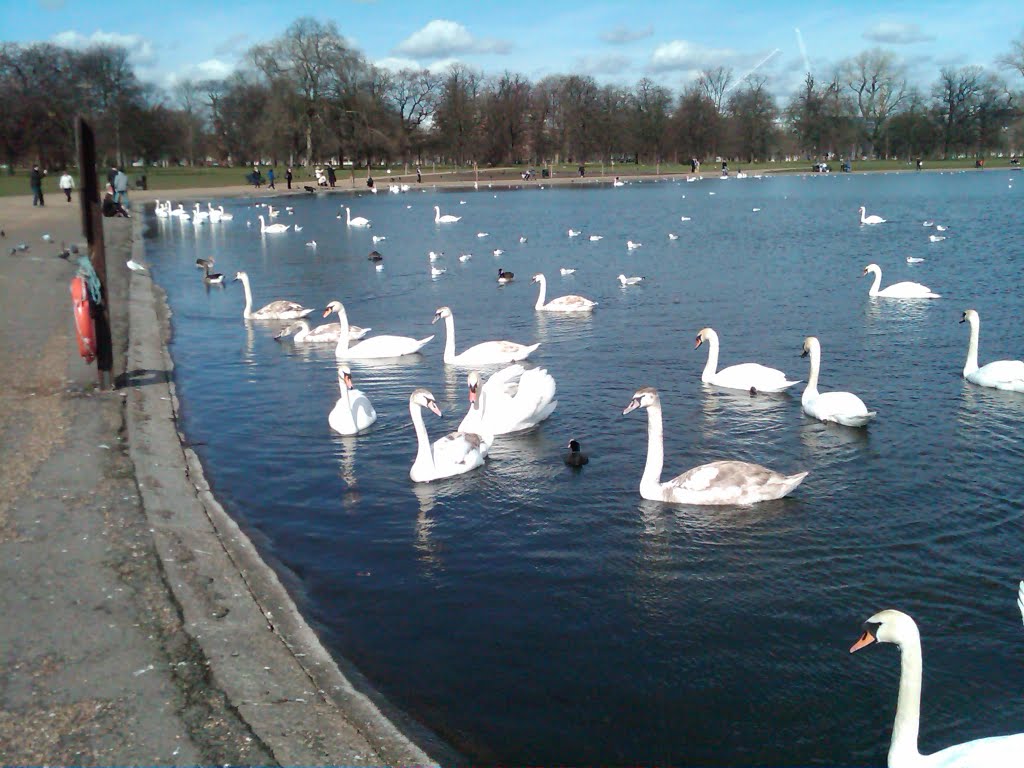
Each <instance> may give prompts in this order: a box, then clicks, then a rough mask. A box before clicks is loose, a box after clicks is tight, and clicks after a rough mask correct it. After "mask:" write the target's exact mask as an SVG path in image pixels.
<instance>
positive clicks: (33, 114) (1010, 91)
mask: <svg viewBox="0 0 1024 768" xmlns="http://www.w3.org/2000/svg"><path fill="white" fill-rule="evenodd" d="M995 64H996V66H995V67H994V68H992V69H986V68H983V67H980V66H973V65H972V66H962V67H952V66H949V67H943V68H942V69H941V70H940V71H939V74H938V77H937V78H936V80H935V81H934V82H933V83H932V84H931V86H930V87H929V88H927V89H922V88H920V87H918V86H916V85H914V84H912V83H910V82H909V81H908V78H907V73H906V69H905V68H904V67H903V66H902V65H901V64H900V62H899V60H898V58H897V57H896V56H895V54H894V53H892V52H891V51H888V50H885V49H882V48H873V49H870V50H867V51H864V52H862V53H860V54H858V55H857V56H854V57H852V58H850V59H847V60H844V61H841V62H839V63H837V64H835V65H834V66H833V67H832V68H831V70H829V71H828V75H827V76H825V77H816V76H814V75H812V74H811V73H808V74H807V75H806V78H805V80H804V82H803V83H802V85H801V86H800V87H799V88H798V89H797V90H796V92H794V93H792V94H790V95H789V96H788V97H786V98H783V99H779V98H778V97H776V95H774V94H773V92H772V90H771V89H770V88H769V82H768V80H767V79H766V78H764V77H761V76H757V75H751V76H748V77H745V78H742V79H738V78H737V77H736V74H735V73H734V71H733V70H732V69H730V68H729V67H725V66H719V67H715V68H709V69H706V70H704V71H703V72H701V74H700V76H699V77H698V78H696V80H694V81H693V82H692V83H690V84H689V85H687V86H686V87H685V88H683V90H682V92H681V93H678V94H676V93H673V92H672V91H671V90H670V89H669V88H667V87H665V86H663V85H659V84H658V83H656V82H654V81H653V80H651V79H649V78H646V77H645V78H643V79H641V80H640V81H639V82H637V83H636V84H635V85H633V86H631V87H623V86H620V85H600V84H598V83H597V82H596V81H595V80H594V78H592V77H589V76H585V75H576V74H569V75H550V76H547V77H544V78H543V79H541V80H539V81H538V82H530V80H528V79H527V78H526V77H524V76H523V75H520V74H515V73H511V72H507V71H506V72H503V73H501V74H498V75H486V74H484V73H483V72H482V71H480V70H477V69H475V68H473V67H470V66H467V65H465V64H461V63H460V64H453V65H451V66H450V67H449V68H448V69H447V70H446V71H444V72H440V73H436V72H431V71H429V70H426V69H424V70H412V69H403V70H401V71H390V70H387V69H383V68H380V67H376V66H374V65H373V64H372V63H370V62H369V61H367V59H366V57H365V56H364V55H363V54H362V53H361V52H360V51H358V50H356V49H355V48H353V47H352V46H351V45H350V44H349V43H348V42H347V41H346V40H345V38H344V37H343V36H342V35H341V34H340V33H339V31H338V29H337V27H336V26H335V24H334V23H333V22H321V21H318V20H316V19H313V18H301V19H298V20H296V21H295V22H293V23H292V25H291V26H290V27H289V28H288V29H287V30H286V31H285V32H284V33H283V34H282V35H281V36H280V37H278V38H276V39H274V40H271V41H270V42H267V43H264V44H260V45H256V46H254V47H253V48H251V49H250V50H249V51H248V54H247V56H246V61H245V64H244V65H243V66H241V67H240V68H238V69H237V70H236V71H235V72H233V73H232V74H231V75H230V76H228V77H226V78H222V79H209V80H201V81H195V80H187V81H183V82H180V83H178V84H177V85H175V86H174V87H173V88H172V89H170V90H169V91H167V90H163V89H160V88H158V87H156V86H154V85H151V84H146V83H143V82H141V81H140V80H139V79H138V77H137V76H136V74H135V72H134V70H133V68H132V66H131V63H130V61H129V55H128V52H127V51H126V50H125V49H124V48H121V47H118V46H110V45H99V46H94V47H92V48H89V49H86V50H74V49H68V48H63V47H60V46H57V45H53V44H50V43H37V44H32V45H17V44H12V43H5V44H2V45H0V107H2V108H0V141H2V144H3V146H2V148H0V151H2V153H3V161H4V162H5V163H6V164H7V166H8V168H9V170H10V171H11V172H13V169H14V167H15V166H16V165H19V164H32V163H37V162H38V163H41V164H43V165H44V166H47V167H64V166H71V165H74V162H75V158H76V156H77V155H76V147H75V134H74V119H75V116H76V115H77V114H79V113H81V114H83V115H85V116H86V117H87V118H88V119H90V120H91V121H92V123H93V125H94V127H95V128H96V132H97V137H98V150H99V151H100V152H101V155H102V160H103V162H105V163H107V162H109V163H112V164H116V165H119V166H125V165H127V164H128V163H129V162H131V161H134V160H142V161H144V162H145V163H147V164H192V165H197V164H207V163H210V162H215V163H219V164H224V165H249V164H251V163H253V162H271V163H275V164H288V165H299V164H305V165H309V164H313V163H323V162H331V161H333V162H338V161H340V160H344V161H351V162H352V163H353V165H354V166H364V165H365V166H368V165H370V164H375V165H377V164H382V163H389V164H390V163H406V164H410V163H429V162H441V163H452V164H455V165H459V166H471V165H473V164H474V163H476V164H479V165H481V166H495V165H507V164H518V163H522V164H532V165H543V164H545V163H548V162H554V163H559V162H572V163H586V162H608V161H612V160H617V161H633V162H637V163H646V164H652V165H653V164H657V163H662V162H665V163H678V162H684V163H685V162H689V160H690V158H697V159H700V160H702V161H703V160H706V159H708V158H715V157H722V158H727V159H731V160H735V161H740V162H754V161H767V160H777V159H783V158H801V157H802V158H807V159H818V158H829V157H839V156H844V157H850V158H860V157H870V158H901V159H911V158H919V157H920V158H949V157H953V156H964V155H968V156H979V157H981V156H985V155H987V154H992V153H1007V152H1017V151H1019V150H1020V148H1021V147H1022V145H1024V118H1022V115H1024V113H1022V108H1021V100H1022V98H1024V94H1022V93H1021V92H1020V91H1019V90H1015V87H1018V88H1019V87H1020V85H1021V80H1022V79H1024V36H1022V37H1021V39H1020V40H1017V41H1013V42H1011V44H1010V50H1009V51H1008V52H1007V53H1005V54H1004V55H1003V56H1000V57H999V58H998V59H997V61H996V63H995ZM1004 73H1006V75H1007V77H1004V76H1003V74H1004Z"/></svg>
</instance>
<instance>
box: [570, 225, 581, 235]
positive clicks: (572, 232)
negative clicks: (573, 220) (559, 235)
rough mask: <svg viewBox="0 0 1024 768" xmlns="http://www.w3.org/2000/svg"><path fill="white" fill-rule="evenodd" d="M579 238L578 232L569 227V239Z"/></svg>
mask: <svg viewBox="0 0 1024 768" xmlns="http://www.w3.org/2000/svg"><path fill="white" fill-rule="evenodd" d="M579 236H580V230H578V229H573V228H572V227H569V237H579Z"/></svg>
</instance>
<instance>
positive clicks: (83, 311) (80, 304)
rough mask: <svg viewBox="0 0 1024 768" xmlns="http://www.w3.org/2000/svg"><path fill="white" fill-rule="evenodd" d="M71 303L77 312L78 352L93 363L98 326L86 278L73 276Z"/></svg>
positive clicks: (76, 333) (86, 360) (88, 361)
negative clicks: (94, 320)
mask: <svg viewBox="0 0 1024 768" xmlns="http://www.w3.org/2000/svg"><path fill="white" fill-rule="evenodd" d="M71 303H72V305H73V306H74V312H75V335H76V336H78V354H80V355H81V356H82V357H84V358H85V362H87V363H91V362H92V361H93V360H95V359H96V326H95V325H94V324H93V321H92V301H91V300H90V299H89V286H88V285H86V282H85V278H84V277H81V276H78V277H73V278H71Z"/></svg>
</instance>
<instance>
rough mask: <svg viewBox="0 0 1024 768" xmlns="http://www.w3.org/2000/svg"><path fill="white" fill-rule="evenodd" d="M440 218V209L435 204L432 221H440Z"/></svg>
mask: <svg viewBox="0 0 1024 768" xmlns="http://www.w3.org/2000/svg"><path fill="white" fill-rule="evenodd" d="M440 220H441V209H440V207H438V206H436V205H435V206H434V221H435V222H437V221H440Z"/></svg>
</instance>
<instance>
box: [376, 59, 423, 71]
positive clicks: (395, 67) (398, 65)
mask: <svg viewBox="0 0 1024 768" xmlns="http://www.w3.org/2000/svg"><path fill="white" fill-rule="evenodd" d="M373 65H374V66H375V67H377V68H378V69H386V70H388V71H390V72H399V71H401V70H403V69H413V70H420V69H423V67H422V66H420V63H419V62H418V61H416V60H415V59H405V58H402V57H401V56H386V57H384V58H383V59H378V60H377V61H375V62H373Z"/></svg>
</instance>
